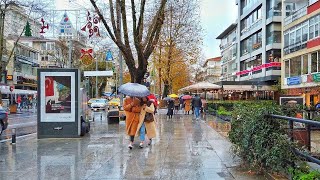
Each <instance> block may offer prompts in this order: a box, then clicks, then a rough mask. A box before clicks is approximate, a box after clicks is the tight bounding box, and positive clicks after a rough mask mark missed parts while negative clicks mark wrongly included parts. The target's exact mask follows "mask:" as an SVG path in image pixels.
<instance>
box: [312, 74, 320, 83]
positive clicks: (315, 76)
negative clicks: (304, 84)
mask: <svg viewBox="0 0 320 180" xmlns="http://www.w3.org/2000/svg"><path fill="white" fill-rule="evenodd" d="M312 76H313V82H320V73H318V74H313V75H312Z"/></svg>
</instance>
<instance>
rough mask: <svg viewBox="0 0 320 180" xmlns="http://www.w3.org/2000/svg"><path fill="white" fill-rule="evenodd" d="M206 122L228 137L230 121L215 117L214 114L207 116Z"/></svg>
mask: <svg viewBox="0 0 320 180" xmlns="http://www.w3.org/2000/svg"><path fill="white" fill-rule="evenodd" d="M206 123H207V124H208V125H209V126H210V127H211V128H213V129H214V130H216V131H217V132H218V133H219V134H221V135H223V136H224V137H228V133H229V131H230V130H231V123H230V122H227V121H223V120H219V119H217V117H215V116H211V117H207V119H206Z"/></svg>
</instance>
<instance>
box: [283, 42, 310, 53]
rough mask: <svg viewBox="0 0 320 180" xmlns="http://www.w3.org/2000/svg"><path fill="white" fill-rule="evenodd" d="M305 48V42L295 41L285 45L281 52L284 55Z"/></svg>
mask: <svg viewBox="0 0 320 180" xmlns="http://www.w3.org/2000/svg"><path fill="white" fill-rule="evenodd" d="M304 48H307V42H303V43H301V42H296V43H294V44H291V45H289V46H286V47H284V48H283V52H284V54H285V55H287V54H290V53H293V52H296V51H299V50H301V49H304Z"/></svg>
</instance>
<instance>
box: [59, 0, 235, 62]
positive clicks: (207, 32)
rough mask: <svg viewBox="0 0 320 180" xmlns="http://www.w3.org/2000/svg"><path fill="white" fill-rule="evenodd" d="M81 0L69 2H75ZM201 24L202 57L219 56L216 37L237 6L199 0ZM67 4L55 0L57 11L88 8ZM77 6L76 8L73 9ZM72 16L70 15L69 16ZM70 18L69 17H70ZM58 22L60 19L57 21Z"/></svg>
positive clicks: (223, 1)
mask: <svg viewBox="0 0 320 180" xmlns="http://www.w3.org/2000/svg"><path fill="white" fill-rule="evenodd" d="M76 1H81V0H71V2H76ZM200 1H201V5H200V8H201V22H202V28H203V29H204V37H203V41H204V46H203V53H204V57H205V58H206V59H207V58H212V57H216V56H220V49H219V44H220V40H216V37H217V36H218V35H219V34H220V33H222V32H223V30H225V29H226V28H227V27H228V26H229V25H230V24H232V23H234V22H235V21H236V18H237V6H236V3H235V0H200ZM75 4H78V3H69V0H56V8H57V9H78V8H81V7H79V6H88V5H90V3H88V4H86V5H84V4H83V3H81V4H80V3H79V4H78V5H75ZM75 6H77V7H75ZM70 16H72V15H70ZM70 18H71V17H70ZM59 21H60V19H59Z"/></svg>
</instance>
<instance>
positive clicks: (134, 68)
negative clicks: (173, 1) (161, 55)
mask: <svg viewBox="0 0 320 180" xmlns="http://www.w3.org/2000/svg"><path fill="white" fill-rule="evenodd" d="M90 2H91V4H92V5H93V7H94V9H95V11H96V12H97V13H98V15H99V17H100V19H101V21H102V23H103V25H104V26H105V28H106V30H107V32H108V34H109V36H110V38H111V39H112V41H113V42H114V43H115V44H116V45H117V46H118V47H119V49H120V50H121V52H122V55H123V56H124V59H125V62H126V64H127V66H128V69H129V72H130V75H131V82H137V83H141V82H142V80H143V78H144V75H145V73H146V72H147V66H148V59H149V57H150V55H151V53H152V52H153V50H154V48H155V47H156V44H157V43H158V40H159V37H160V32H161V27H162V25H163V21H164V13H165V12H164V11H165V5H166V3H167V0H154V1H153V2H151V1H150V0H149V1H148V3H147V0H141V1H140V3H136V2H135V0H131V1H129V2H127V1H126V0H109V3H108V7H109V10H110V12H109V14H110V19H106V18H105V16H104V15H103V13H102V12H101V11H100V9H99V8H98V5H97V4H96V1H95V0H90ZM152 4H155V6H156V7H154V6H153V7H152V8H153V10H154V11H147V9H148V8H149V9H150V7H151V6H152ZM128 7H130V8H128ZM130 12H131V13H130ZM108 21H109V22H108ZM129 21H132V23H131V22H129ZM130 24H132V27H131V28H130V27H129V25H130ZM129 33H130V34H129Z"/></svg>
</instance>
